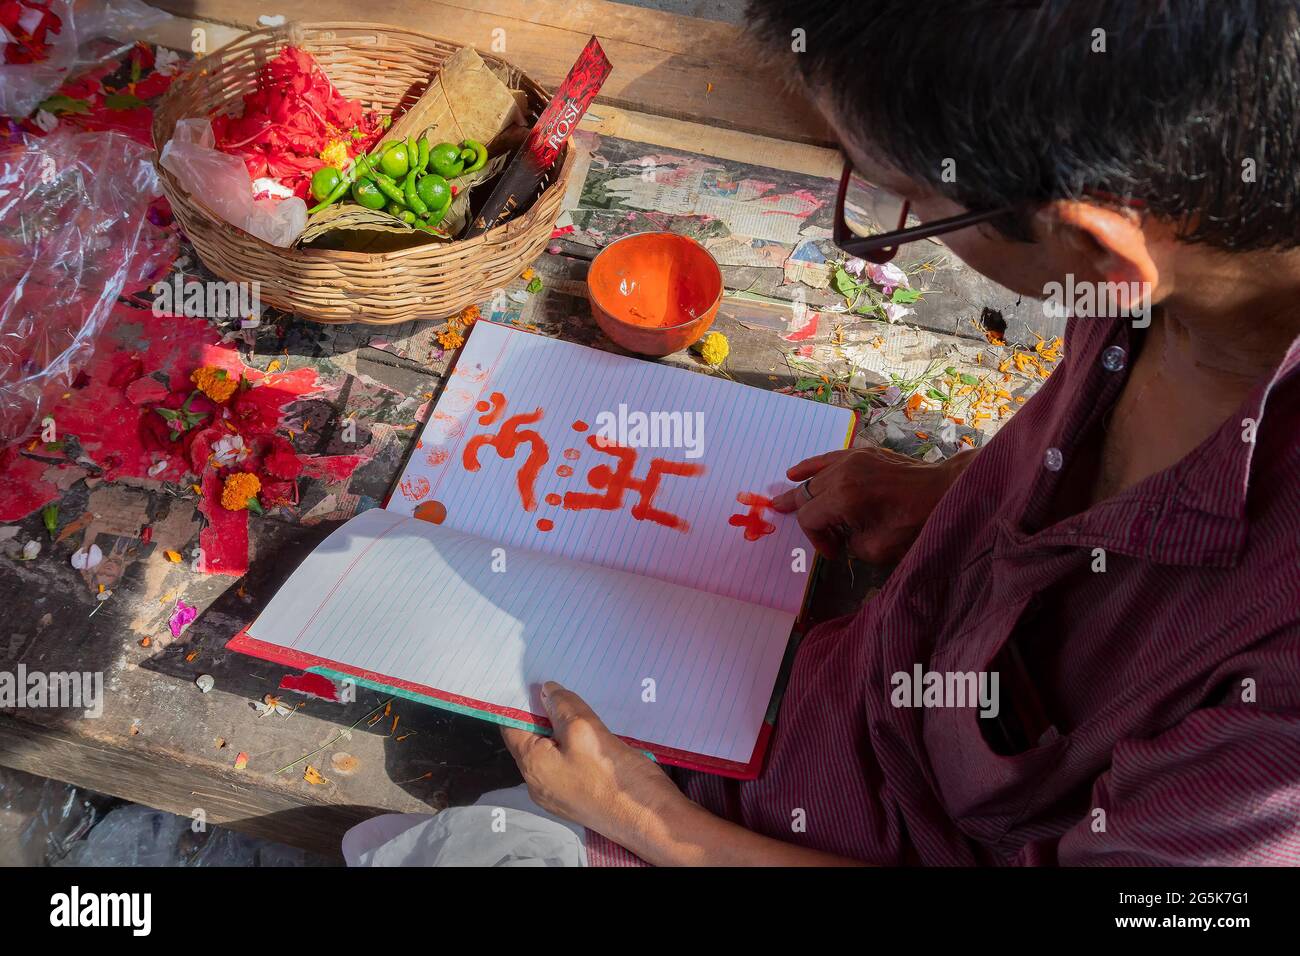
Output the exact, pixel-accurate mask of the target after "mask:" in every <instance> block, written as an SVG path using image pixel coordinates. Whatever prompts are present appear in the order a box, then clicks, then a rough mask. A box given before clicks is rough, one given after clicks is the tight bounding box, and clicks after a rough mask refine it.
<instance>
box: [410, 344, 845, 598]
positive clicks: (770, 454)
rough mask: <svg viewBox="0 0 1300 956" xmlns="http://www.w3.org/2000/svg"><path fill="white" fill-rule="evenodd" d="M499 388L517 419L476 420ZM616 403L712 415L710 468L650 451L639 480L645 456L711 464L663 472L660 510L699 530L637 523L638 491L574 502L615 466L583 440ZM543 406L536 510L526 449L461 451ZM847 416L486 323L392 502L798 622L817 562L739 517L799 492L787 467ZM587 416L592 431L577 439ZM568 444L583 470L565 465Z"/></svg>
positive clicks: (793, 541)
mask: <svg viewBox="0 0 1300 956" xmlns="http://www.w3.org/2000/svg"><path fill="white" fill-rule="evenodd" d="M493 392H499V393H501V394H502V395H503V396H504V397H505V400H506V405H505V410H504V412H503V413H502V414H501V415H500V417H499V418H498V420H497V421H496V422H494V423H492V424H491V425H488V426H483V425H480V424H479V418H480V415H481V413H480V412H479V411H478V410H477V408H476V406H477V404H478V403H479V402H480V401H487V400H489V398H490V396H491V394H492V393H493ZM620 404H623V405H625V406H627V411H628V412H629V413H637V412H644V413H655V412H658V413H668V414H672V413H678V414H679V415H693V414H694V413H696V412H698V413H700V414H701V415H702V423H703V435H702V438H703V441H702V452H703V453H702V455H701V456H700V457H698V458H692V457H690V456H689V455H688V449H686V448H683V447H659V448H651V447H639V448H637V459H638V461H637V465H636V467H635V469H634V471H633V474H634V476H635V477H636V478H638V479H639V478H644V477H645V475H646V473H647V470H648V461H649V459H651V458H656V457H657V458H662V459H665V460H667V461H670V462H673V463H678V464H692V465H701V466H703V468H704V469H705V471H704V474H702V475H699V476H689V477H688V476H675V475H674V476H668V477H665V478H664V479H663V481H662V483H661V485H660V489H659V491H658V493H657V494H656V495H655V496H654V498H653V506H654V507H655V508H657V509H659V510H662V511H665V512H668V513H670V514H673V515H675V516H678V517H680V518H681V519H683V520H684V521H685V522H687V524H688V525H689V530H688V531H686V532H682V531H680V530H675V529H672V528H668V527H663V526H661V525H659V524H656V523H655V522H654V521H652V520H650V519H648V518H647V519H642V520H637V519H636V518H634V517H633V515H632V513H631V507H632V505H634V504H635V503H637V502H638V501H639V496H638V494H637V493H636V492H635V491H631V490H629V491H628V492H627V494H626V495H625V497H624V501H623V505H622V507H620V508H619V509H618V510H615V511H601V510H571V509H570V508H569V507H568V499H567V494H568V493H569V492H578V493H583V494H598V493H599V492H600V490H599V489H596V488H593V487H592V485H591V483H590V481H589V477H590V475H591V473H592V469H593V468H594V467H596V466H602V465H603V466H606V467H612V466H614V465H616V459H615V458H614V457H613V456H612V455H609V454H606V453H604V452H601V451H597V450H595V449H592V448H591V447H590V446H589V444H588V443H587V442H586V437H587V436H588V435H591V434H592V433H593V432H595V430H596V428H597V424H598V421H599V419H598V415H599V413H600V412H609V413H612V414H615V415H617V413H618V409H619V405H620ZM539 407H540V408H541V409H542V411H543V417H542V418H541V419H540V420H539V421H537V422H536V423H534V424H528V425H526V426H523V427H525V428H526V429H528V430H531V431H535V432H537V433H538V434H539V435H540V436H541V437H542V439H543V440H544V441H545V442H546V445H547V460H546V463H545V464H544V465H543V466H542V468H541V471H540V474H539V476H538V478H537V481H536V483H535V491H536V502H537V504H536V508H535V509H534V510H533V511H528V510H525V508H524V507H523V504H522V501H521V496H520V493H519V491H518V489H517V484H516V481H517V479H516V474H517V472H518V471H519V469H520V465H521V464H522V462H523V460H524V458H525V457H526V456H527V455H528V454H529V453H530V450H531V446H530V445H527V444H523V445H521V446H520V447H519V448H518V450H516V452H515V456H514V457H513V458H512V459H507V458H502V457H501V456H500V454H499V453H498V452H497V451H495V450H493V449H492V448H491V447H486V448H482V449H481V450H480V453H479V459H478V460H479V464H480V468H479V470H478V471H469V470H466V468H465V465H464V452H465V449H466V446H467V444H468V443H469V442H470V441H471V440H472V439H473V437H474V436H476V435H484V434H486V435H491V434H494V433H496V432H497V431H499V430H500V428H501V424H502V422H503V421H505V420H507V419H509V418H510V417H511V416H512V415H516V414H518V413H521V412H532V411H533V410H534V409H537V408H539ZM630 417H631V416H630V415H629V416H627V417H626V418H625V420H627V419H629V418H630ZM851 419H852V413H851V412H850V411H849V410H848V409H844V408H837V407H834V406H829V405H824V404H821V403H818V402H812V401H808V400H806V399H801V398H797V397H793V396H787V395H778V394H775V393H773V392H768V391H765V390H763V389H759V388H753V387H747V386H743V385H738V384H736V383H734V382H728V381H726V380H722V379H718V378H715V377H712V376H708V375H701V374H698V373H694V372H689V371H686V370H683V369H677V368H673V367H671V366H666V365H661V364H658V363H655V362H650V361H645V360H641V359H635V358H628V357H626V356H619V355H613V354H610V353H606V352H602V351H599V350H597V349H591V348H587V347H584V346H580V345H574V344H572V343H568V342H563V341H560V340H557V339H550V338H546V337H544V336H540V335H534V334H530V333H527V332H523V331H521V330H518V329H511V328H508V327H506V326H501V325H496V324H493V323H490V322H484V321H480V322H478V323H475V325H474V328H473V331H472V332H471V334H470V337H469V340H468V342H467V343H466V346H465V349H464V351H463V352H462V354H461V356H460V358H459V359H458V361H457V364H456V368H455V370H454V373H453V375H452V376H451V379H450V381H449V382H448V385H447V387H446V389H445V390H444V392H443V394H442V396H441V397H440V398H439V401H438V406H437V408H436V409H434V412H433V414H432V416H431V418H430V420H429V422H428V423H427V424H426V426H425V428H424V430H423V432H422V434H421V436H420V442H419V444H420V447H418V448H417V449H416V450H415V452H414V453H413V455H412V457H411V459H410V462H409V463H408V465H407V468H406V470H405V471H404V472H403V475H402V477H401V479H399V482H398V485H397V488H396V489H395V490H394V493H393V495H392V498H391V499H390V501H389V504H388V506H387V507H388V508H389V510H394V511H399V512H401V513H403V514H411V513H412V512H413V511H414V510H415V508H416V507H418V506H419V505H421V504H424V503H426V502H429V501H435V500H436V501H437V502H438V503H439V504H440V505H442V506H443V507H444V508H445V509H446V518H445V523H446V525H447V526H448V527H452V528H455V529H457V530H460V531H464V532H466V533H468V534H472V535H477V536H479V537H482V538H485V539H487V540H489V541H492V542H495V543H496V544H499V545H502V546H505V547H525V548H529V549H533V550H537V551H539V552H542V553H545V554H558V555H563V556H565V557H569V558H573V559H575V560H578V561H582V562H584V563H588V564H595V565H600V566H602V567H609V568H617V569H619V570H623V571H628V572H631V573H634V574H644V575H651V576H653V577H656V578H659V579H661V580H665V581H670V582H672V583H675V584H681V585H684V586H687V587H690V588H694V589H699V590H704V591H710V592H713V593H715V594H720V595H726V596H728V597H733V598H736V599H738V600H741V601H745V602H749V603H756V604H762V605H765V606H767V607H773V608H780V609H782V610H785V611H788V612H790V613H792V614H794V613H798V610H799V608H800V606H801V604H802V600H803V595H804V591H805V588H806V585H807V576H808V573H809V570H810V569H811V566H812V556H813V555H812V548H811V546H810V545H809V544H808V541H807V539H806V538H805V537H804V535H803V533H802V532H801V531H800V529H799V526H798V523H797V521H796V520H795V519H794V517H793V516H790V515H778V514H776V513H775V512H772V511H770V510H765V511H763V512H761V515H760V517H761V519H762V520H764V521H765V522H767V523H768V524H771V525H772V526H774V530H773V531H772V532H771V533H770V534H765V535H762V536H760V537H758V538H757V540H752V541H751V540H746V536H745V529H744V528H743V527H738V526H735V525H732V524H730V523H729V519H730V518H731V516H732V515H742V516H743V515H745V514H746V513H747V512H748V510H749V509H748V508H747V507H746V506H745V505H743V504H741V503H740V502H739V501H737V495H738V494H741V493H753V494H757V495H761V496H764V497H767V498H772V497H775V496H776V495H777V494H780V493H781V492H783V491H785V490H788V489H789V488H790V487H791V483H790V482H789V481H788V480H787V479H786V478H785V471H786V469H787V468H788V467H789V466H790V465H793V464H795V463H796V462H798V461H800V460H802V459H804V458H808V457H810V456H812V455H816V454H821V453H823V452H827V451H833V450H836V449H840V448H843V447H844V445H845V441H846V438H847V434H848V429H849V424H850V422H851ZM575 421H583V422H586V423H587V424H588V425H589V426H590V430H589V431H588V432H586V433H580V432H576V431H574V430H573V429H572V427H571V426H572V423H573V422H575ZM681 421H682V422H683V423H684V421H685V419H681ZM697 421H698V419H697ZM684 434H685V433H684V432H678V433H676V435H677V437H679V436H682V435H684ZM660 437H661V438H662V437H665V436H664V435H661V436H660ZM669 437H674V436H669ZM570 448H571V449H575V450H576V451H577V452H578V453H579V455H580V458H579V459H578V460H576V461H569V460H567V459H565V458H564V451H565V449H570ZM562 465H563V466H568V467H571V468H572V469H573V474H572V476H569V477H563V476H561V475H559V474H557V471H556V469H557V467H559V466H562ZM548 494H553V495H559V496H560V497H561V503H560V504H553V503H551V502H549V501H548V500H547V497H546V496H547V495H548ZM539 520H547V521H551V522H552V523H553V528H552V529H551V530H549V531H542V530H540V529H539V528H538V525H537V523H538V521H539Z"/></svg>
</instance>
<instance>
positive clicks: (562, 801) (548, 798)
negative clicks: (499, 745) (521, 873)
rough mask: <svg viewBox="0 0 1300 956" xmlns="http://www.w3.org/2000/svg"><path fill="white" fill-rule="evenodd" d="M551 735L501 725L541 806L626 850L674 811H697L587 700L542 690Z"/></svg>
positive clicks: (550, 687) (557, 689)
mask: <svg viewBox="0 0 1300 956" xmlns="http://www.w3.org/2000/svg"><path fill="white" fill-rule="evenodd" d="M542 701H543V703H544V704H545V705H546V712H547V714H548V715H549V716H550V718H551V724H552V726H553V728H554V736H553V737H543V736H541V735H540V734H534V733H530V732H529V731H526V730H516V729H514V728H511V727H503V728H502V730H501V736H502V737H504V738H505V742H506V747H507V748H509V750H510V753H511V755H512V756H513V757H514V758H515V762H516V763H517V764H518V765H519V772H520V773H522V774H523V775H524V781H525V782H526V783H527V784H528V793H529V795H530V796H531V797H532V798H533V800H535V801H536V802H537V803H538V804H539V805H540V806H541V807H542V808H543V809H545V810H549V811H550V812H551V813H554V814H557V815H558V816H562V817H564V818H565V819H568V820H572V821H574V822H575V823H581V824H582V825H583V826H585V827H588V828H590V829H592V830H595V831H596V832H597V833H601V834H603V835H604V836H606V837H608V838H609V839H611V840H614V841H615V842H617V843H620V844H622V845H623V846H636V845H638V844H639V843H640V841H641V839H642V838H643V837H644V836H645V835H646V834H647V833H649V832H654V831H657V830H658V829H659V824H660V823H661V822H662V821H663V820H664V819H666V817H667V815H668V814H670V813H671V812H672V811H674V810H682V809H685V808H687V807H692V806H694V805H693V804H691V803H690V801H689V800H687V799H686V797H685V796H684V795H683V794H682V792H681V791H680V790H678V789H677V787H676V785H675V784H674V783H673V782H672V781H671V780H669V779H668V776H667V774H665V773H664V772H663V770H661V769H660V768H659V765H658V764H656V763H655V762H654V761H652V760H650V759H649V758H648V757H646V756H645V755H644V754H642V753H641V752H640V751H637V750H633V749H632V748H631V747H629V746H628V745H627V744H625V743H623V741H621V740H619V739H618V738H617V737H615V736H614V735H613V734H612V733H610V732H609V730H608V729H607V728H606V727H605V725H604V724H603V723H601V720H600V718H599V717H597V716H596V715H595V714H594V713H593V712H592V710H591V708H590V707H588V706H587V705H586V703H584V702H583V700H582V698H581V697H579V696H578V695H577V694H575V693H573V692H572V691H567V690H565V689H564V688H563V687H561V686H560V685H559V684H556V683H555V682H553V681H552V682H548V683H547V684H546V685H545V686H544V687H543V688H542Z"/></svg>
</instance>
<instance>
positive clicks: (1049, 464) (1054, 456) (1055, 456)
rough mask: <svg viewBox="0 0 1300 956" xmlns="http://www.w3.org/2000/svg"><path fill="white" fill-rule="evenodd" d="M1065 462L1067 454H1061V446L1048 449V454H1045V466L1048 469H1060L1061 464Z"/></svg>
mask: <svg viewBox="0 0 1300 956" xmlns="http://www.w3.org/2000/svg"><path fill="white" fill-rule="evenodd" d="M1064 464H1065V456H1064V455H1062V454H1061V449H1059V448H1049V449H1047V454H1045V455H1044V456H1043V467H1044V468H1046V469H1047V470H1048V471H1060V470H1061V466H1062V465H1064Z"/></svg>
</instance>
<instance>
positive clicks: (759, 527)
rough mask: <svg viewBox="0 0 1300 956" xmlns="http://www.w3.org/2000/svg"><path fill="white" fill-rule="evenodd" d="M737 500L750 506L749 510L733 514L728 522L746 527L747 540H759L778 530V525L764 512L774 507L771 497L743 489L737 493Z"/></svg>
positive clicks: (738, 526)
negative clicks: (764, 516)
mask: <svg viewBox="0 0 1300 956" xmlns="http://www.w3.org/2000/svg"><path fill="white" fill-rule="evenodd" d="M736 500H737V501H738V502H740V503H741V504H742V505H745V506H746V507H747V508H749V511H748V512H747V513H745V514H743V515H732V516H731V517H730V518H728V519H727V524H730V525H734V526H735V527H737V528H744V529H745V540H746V541H757V540H758V539H759V538H761V537H763V536H764V535H769V534H771V533H772V532H773V531H775V530H776V525H774V524H772V523H771V522H769V521H767V520H765V519H764V518H763V512H764V511H766V510H768V509H769V508H771V507H772V499H771V498H767V497H764V496H763V495H756V494H754V493H753V492H751V491H742V492H741V493H740V494H738V495H736Z"/></svg>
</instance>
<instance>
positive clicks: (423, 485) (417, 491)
mask: <svg viewBox="0 0 1300 956" xmlns="http://www.w3.org/2000/svg"><path fill="white" fill-rule="evenodd" d="M398 488H399V489H400V490H401V492H402V495H403V497H405V498H406V499H408V500H409V501H419V500H420V499H421V498H423V497H424V496H425V495H427V494H428V493H429V479H428V478H425V477H424V476H423V475H416V476H415V477H414V478H407V479H405V480H404V481H403V482H402V483H401V484H400V485H399V486H398Z"/></svg>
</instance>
